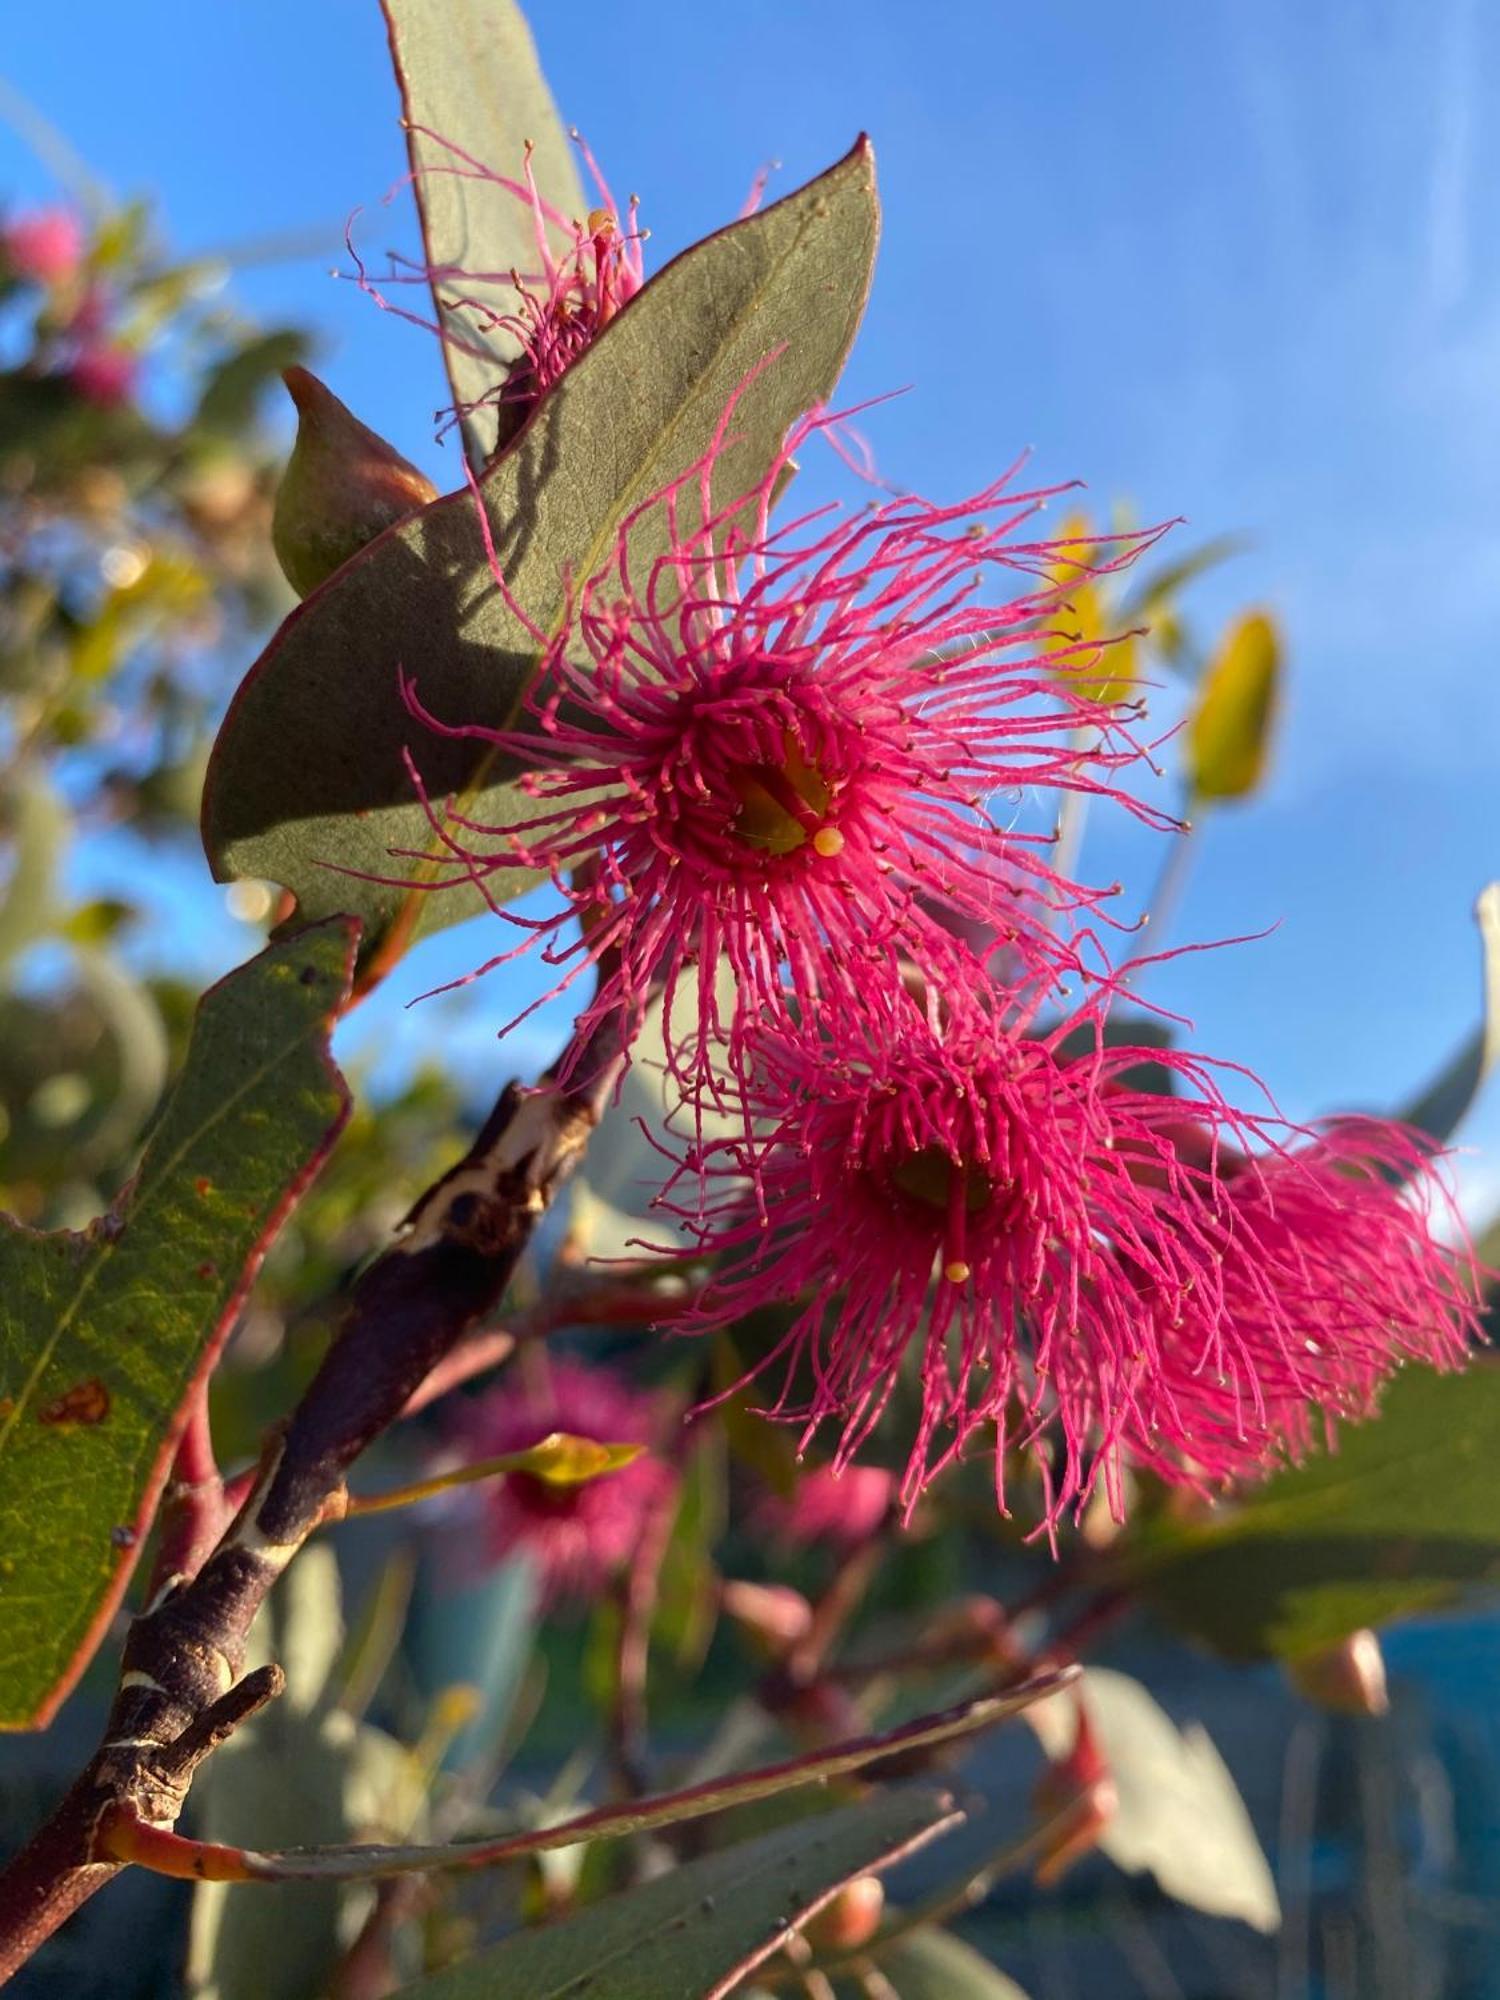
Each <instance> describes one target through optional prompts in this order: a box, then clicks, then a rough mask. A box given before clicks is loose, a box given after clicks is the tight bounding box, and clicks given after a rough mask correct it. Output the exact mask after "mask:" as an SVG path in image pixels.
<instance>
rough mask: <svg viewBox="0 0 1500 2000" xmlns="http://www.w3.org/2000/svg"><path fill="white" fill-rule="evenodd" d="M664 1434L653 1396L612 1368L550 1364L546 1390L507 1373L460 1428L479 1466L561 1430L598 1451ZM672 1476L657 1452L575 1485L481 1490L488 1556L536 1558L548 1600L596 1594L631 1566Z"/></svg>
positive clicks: (523, 1476)
mask: <svg viewBox="0 0 1500 2000" xmlns="http://www.w3.org/2000/svg"><path fill="white" fill-rule="evenodd" d="M660 1427H661V1411H660V1407H659V1405H658V1403H657V1401H656V1399H655V1398H654V1397H652V1396H649V1395H645V1394H642V1393H641V1392H640V1391H638V1390H635V1389H632V1388H630V1387H629V1386H628V1385H627V1384H626V1383H624V1382H622V1381H621V1380H620V1378H619V1376H617V1375H615V1374H612V1373H611V1372H610V1371H609V1370H608V1369H604V1368H587V1367H584V1366H582V1365H581V1364H579V1363H577V1362H570V1361H552V1362H549V1364H548V1367H547V1379H546V1383H545V1386H543V1387H541V1388H533V1387H531V1386H530V1385H529V1384H526V1383H524V1382H523V1380H522V1379H521V1378H520V1376H519V1374H518V1372H517V1371H516V1370H514V1369H512V1370H509V1371H507V1373H506V1375H505V1377H504V1379H503V1380H502V1381H501V1382H499V1383H497V1385H496V1386H495V1387H494V1388H493V1389H492V1390H490V1392H489V1393H488V1394H487V1395H485V1396H483V1397H480V1398H479V1399H477V1400H476V1401H475V1402H472V1403H469V1404H466V1405H465V1406H464V1407H463V1408H462V1410H461V1411H460V1412H459V1413H458V1416H457V1418H456V1420H455V1426H454V1430H455V1438H456V1441H457V1442H458V1443H459V1444H460V1446H461V1447H462V1449H463V1450H464V1452H465V1455H466V1456H467V1457H468V1458H471V1459H481V1458H498V1457H500V1456H502V1455H503V1454H505V1453H508V1452H516V1451H525V1450H527V1449H528V1448H529V1447H530V1446H532V1445H535V1444H540V1443H541V1441H542V1439H543V1438H545V1437H548V1436H550V1435H551V1433H552V1432H554V1431H563V1432H566V1433H567V1434H568V1435H570V1436H572V1437H583V1438H592V1439H594V1440H595V1441H596V1442H598V1443H600V1444H650V1443H652V1442H653V1441H654V1440H655V1439H656V1437H657V1434H658V1433H659V1430H660ZM671 1479H672V1474H671V1471H670V1469H669V1468H668V1467H667V1466H666V1465H664V1464H663V1463H662V1462H661V1461H660V1460H659V1459H656V1458H652V1457H651V1456H650V1455H649V1454H647V1455H645V1456H642V1457H641V1458H638V1459H635V1460H633V1461H632V1462H631V1463H630V1464H629V1465H625V1466H622V1467H621V1468H620V1470H619V1471H618V1472H607V1473H605V1474H603V1475H602V1477H600V1478H598V1479H591V1480H588V1481H587V1482H585V1483H584V1484H582V1485H576V1486H564V1485H557V1484H553V1483H550V1482H548V1481H547V1480H544V1479H540V1478H538V1477H537V1476H536V1475H534V1474H532V1473H526V1472H513V1473H507V1474H506V1475H505V1476H504V1477H502V1478H500V1479H497V1480H494V1481H491V1482H488V1483H487V1484H486V1485H485V1486H484V1487H483V1488H482V1489H480V1490H481V1491H482V1493H483V1497H484V1533H485V1538H486V1543H487V1548H488V1552H489V1554H490V1555H491V1557H495V1558H498V1557H501V1556H512V1555H525V1556H527V1557H529V1558H530V1560H531V1561H532V1562H533V1563H534V1564H535V1565H536V1568H537V1570H538V1572H539V1574H540V1577H541V1580H542V1587H543V1590H544V1592H545V1594H546V1595H547V1596H548V1597H549V1598H557V1597H562V1596H570V1597H583V1598H588V1597H593V1596H596V1595H597V1594H598V1592H599V1591H600V1590H601V1589H602V1588H603V1587H604V1585H605V1584H606V1583H607V1582H608V1580H609V1578H610V1577H611V1576H612V1575H613V1574H614V1573H615V1572H616V1571H617V1570H618V1569H620V1568H621V1567H622V1566H623V1565H624V1563H625V1562H626V1561H627V1560H628V1558H629V1556H630V1554H631V1552H632V1550H633V1549H634V1548H635V1546H636V1543H637V1541H638V1539H639V1537H640V1533H641V1529H642V1527H643V1525H644V1523H645V1520H646V1517H647V1515H648V1514H649V1513H650V1512H651V1510H652V1509H653V1508H654V1507H655V1506H656V1505H657V1504H658V1502H659V1501H660V1500H661V1499H662V1498H663V1496H664V1494H665V1492H666V1489H667V1487H668V1486H669V1484H670V1482H671Z"/></svg>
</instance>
